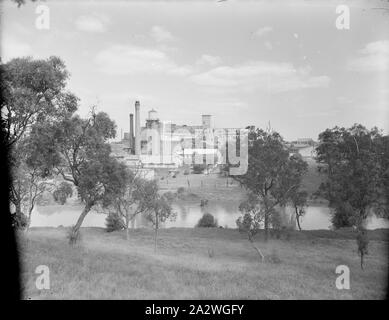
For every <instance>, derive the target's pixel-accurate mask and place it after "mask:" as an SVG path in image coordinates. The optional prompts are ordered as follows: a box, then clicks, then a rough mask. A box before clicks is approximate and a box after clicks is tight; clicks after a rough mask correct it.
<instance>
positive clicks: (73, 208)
mask: <svg viewBox="0 0 389 320" xmlns="http://www.w3.org/2000/svg"><path fill="white" fill-rule="evenodd" d="M82 209H83V207H82V205H80V204H77V203H73V204H70V205H64V206H61V205H49V206H37V208H36V209H35V210H34V212H33V214H32V221H31V226H33V227H38V226H39V227H58V226H64V227H65V226H71V225H73V224H75V222H76V221H77V218H78V216H79V215H80V213H81V211H82ZM173 209H174V211H175V212H177V217H176V219H175V220H174V221H169V220H168V221H166V223H165V224H164V226H165V227H167V228H170V227H183V228H192V227H194V226H195V225H196V224H197V222H198V221H199V219H200V218H201V217H202V215H203V214H204V213H205V212H208V213H211V214H212V215H213V216H214V217H215V218H216V219H217V222H218V224H219V226H222V227H228V228H236V223H235V221H236V219H237V218H238V217H239V216H240V214H239V210H238V204H237V203H236V202H233V201H222V202H221V201H219V202H217V203H216V202H212V201H209V203H208V204H207V205H206V206H205V207H201V206H200V204H199V202H198V201H196V202H177V203H175V204H174V205H173ZM285 213H286V214H287V215H288V216H289V217H290V218H292V219H293V217H292V215H293V210H292V208H286V210H285ZM105 218H106V216H105V215H104V214H101V213H98V212H96V211H93V210H92V211H91V212H90V213H89V214H88V215H87V216H86V218H85V220H84V222H83V226H84V227H105ZM148 226H150V224H149V222H148V221H147V220H146V219H145V218H144V217H142V216H139V217H137V219H136V221H135V223H134V227H137V228H139V227H148ZM301 227H302V229H304V230H314V229H329V228H330V227H331V222H330V209H329V208H328V207H325V206H309V207H308V208H307V210H306V214H305V216H304V217H302V218H301ZM367 228H368V229H376V228H389V221H387V220H385V219H382V218H377V217H376V216H374V215H371V216H369V218H368V219H367Z"/></svg>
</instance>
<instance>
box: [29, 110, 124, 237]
mask: <svg viewBox="0 0 389 320" xmlns="http://www.w3.org/2000/svg"><path fill="white" fill-rule="evenodd" d="M115 134H116V130H115V124H114V122H113V121H112V120H111V119H109V117H108V115H107V114H106V113H103V112H100V113H98V114H96V113H95V112H94V111H92V113H91V116H90V117H89V118H87V119H81V118H80V117H79V116H77V115H74V116H72V117H69V118H66V119H64V120H63V121H62V122H61V123H59V124H58V123H57V124H55V125H52V124H50V123H43V124H39V123H37V124H36V125H35V126H34V127H33V130H32V132H31V137H32V139H33V141H34V143H33V147H32V154H33V161H34V162H35V163H37V164H38V163H39V164H40V166H39V167H40V168H41V171H42V175H49V174H54V175H60V176H61V177H62V178H63V180H65V181H68V182H70V183H72V184H73V185H74V186H75V187H76V189H77V193H78V196H79V198H80V199H81V201H82V202H83V203H84V204H85V206H84V209H83V211H82V213H81V214H80V216H79V218H78V220H77V222H76V224H75V226H74V227H73V229H72V234H71V235H70V243H71V244H73V243H74V242H75V241H76V239H77V238H78V232H79V229H80V227H81V225H82V222H83V221H84V218H85V217H86V215H87V214H88V213H89V211H90V210H91V209H92V207H94V206H96V205H103V206H108V205H109V204H110V199H112V194H115V193H118V192H121V191H122V190H123V189H124V188H125V187H126V181H127V179H128V178H127V175H128V172H127V170H126V166H125V165H124V164H122V163H119V162H118V161H117V160H116V159H114V158H113V157H111V156H110V153H111V149H110V146H109V144H108V143H107V141H108V139H111V138H114V137H115Z"/></svg>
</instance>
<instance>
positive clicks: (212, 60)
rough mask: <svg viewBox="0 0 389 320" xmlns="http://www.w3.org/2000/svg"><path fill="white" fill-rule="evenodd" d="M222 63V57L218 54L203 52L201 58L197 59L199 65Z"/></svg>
mask: <svg viewBox="0 0 389 320" xmlns="http://www.w3.org/2000/svg"><path fill="white" fill-rule="evenodd" d="M221 63H222V59H221V58H220V57H218V56H211V55H208V54H203V55H202V56H201V57H200V59H198V60H197V64H199V65H209V66H217V65H219V64H221Z"/></svg>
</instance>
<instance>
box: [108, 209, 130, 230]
mask: <svg viewBox="0 0 389 320" xmlns="http://www.w3.org/2000/svg"><path fill="white" fill-rule="evenodd" d="M105 227H106V230H107V232H112V231H119V230H123V229H124V228H125V223H124V221H123V218H122V217H121V216H120V215H119V214H118V213H116V212H110V213H109V214H108V215H107V217H106V219H105Z"/></svg>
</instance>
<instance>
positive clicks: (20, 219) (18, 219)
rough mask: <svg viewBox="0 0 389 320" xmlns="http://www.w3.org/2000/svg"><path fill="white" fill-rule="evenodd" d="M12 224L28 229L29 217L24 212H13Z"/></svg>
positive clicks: (15, 226)
mask: <svg viewBox="0 0 389 320" xmlns="http://www.w3.org/2000/svg"><path fill="white" fill-rule="evenodd" d="M11 219H12V222H11V223H12V226H13V227H14V228H16V229H22V230H23V229H26V228H27V225H28V217H27V216H26V215H25V214H24V213H20V214H16V213H13V214H11Z"/></svg>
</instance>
